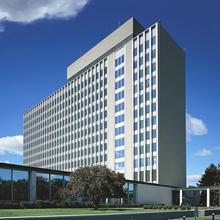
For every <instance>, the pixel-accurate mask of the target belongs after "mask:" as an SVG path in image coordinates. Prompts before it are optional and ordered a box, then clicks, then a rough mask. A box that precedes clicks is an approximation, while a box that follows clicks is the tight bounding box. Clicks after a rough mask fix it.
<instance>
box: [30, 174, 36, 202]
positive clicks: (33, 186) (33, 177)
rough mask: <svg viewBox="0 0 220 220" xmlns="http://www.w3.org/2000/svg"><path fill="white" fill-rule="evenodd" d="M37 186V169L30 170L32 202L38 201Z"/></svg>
mask: <svg viewBox="0 0 220 220" xmlns="http://www.w3.org/2000/svg"><path fill="white" fill-rule="evenodd" d="M36 186H37V179H36V171H30V172H29V200H30V201H32V202H35V201H36Z"/></svg>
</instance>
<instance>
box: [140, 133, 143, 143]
mask: <svg viewBox="0 0 220 220" xmlns="http://www.w3.org/2000/svg"><path fill="white" fill-rule="evenodd" d="M143 140H144V133H140V134H139V141H143Z"/></svg>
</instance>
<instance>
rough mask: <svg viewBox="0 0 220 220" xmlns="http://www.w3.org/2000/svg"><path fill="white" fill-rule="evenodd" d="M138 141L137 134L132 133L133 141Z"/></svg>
mask: <svg viewBox="0 0 220 220" xmlns="http://www.w3.org/2000/svg"><path fill="white" fill-rule="evenodd" d="M137 142H138V136H137V134H135V135H134V143H137Z"/></svg>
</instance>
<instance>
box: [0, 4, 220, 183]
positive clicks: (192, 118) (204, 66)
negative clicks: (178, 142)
mask: <svg viewBox="0 0 220 220" xmlns="http://www.w3.org/2000/svg"><path fill="white" fill-rule="evenodd" d="M7 2H8V0H1V1H0V76H1V77H0V161H9V162H12V163H22V156H21V151H22V126H23V124H22V120H23V119H22V115H23V113H24V111H26V110H27V109H29V108H30V107H31V106H33V105H34V104H36V103H38V102H39V101H40V100H42V99H43V98H45V97H46V96H48V95H49V94H51V93H52V92H53V91H55V90H56V89H58V88H59V87H61V86H62V85H63V84H65V83H66V67H67V65H68V64H70V63H71V62H72V61H73V60H75V59H77V58H78V57H79V56H81V55H82V54H83V53H84V52H85V51H87V50H88V49H89V48H91V47H92V46H93V45H95V44H96V43H98V42H99V41H100V40H102V39H103V38H104V37H105V36H107V35H108V34H109V33H110V32H112V31H113V30H114V29H115V28H117V27H118V26H119V24H122V23H123V22H125V21H126V20H127V19H128V18H130V17H131V16H134V17H135V18H136V19H137V20H139V22H140V23H142V24H143V25H144V26H145V27H147V26H149V25H151V24H152V23H154V22H156V21H158V20H160V21H161V23H162V25H163V26H164V27H165V28H166V29H167V31H168V32H169V33H170V34H171V35H172V36H173V37H174V38H175V40H176V41H177V42H178V43H179V45H180V46H181V47H183V48H185V51H186V99H187V107H186V110H187V112H188V114H187V133H188V141H187V175H188V178H189V183H190V184H193V183H195V181H196V180H197V179H198V177H199V175H201V173H202V172H203V171H204V169H205V168H206V167H207V166H208V165H209V164H210V163H215V164H217V163H220V159H219V158H220V138H219V131H220V116H219V112H220V101H219V94H220V86H219V85H220V54H219V51H220V43H219V39H220V29H219V27H220V14H219V8H220V2H219V1H218V0H211V1H206V0H194V1H191V0H185V1H176V0H166V1H164V0H154V1H148V0H111V1H101V0H90V1H87V0H77V1H75V0H44V1H34V0H20V1H19V4H17V3H16V1H14V0H11V4H7ZM28 2H29V3H30V2H31V4H28ZM19 12H20V13H19Z"/></svg>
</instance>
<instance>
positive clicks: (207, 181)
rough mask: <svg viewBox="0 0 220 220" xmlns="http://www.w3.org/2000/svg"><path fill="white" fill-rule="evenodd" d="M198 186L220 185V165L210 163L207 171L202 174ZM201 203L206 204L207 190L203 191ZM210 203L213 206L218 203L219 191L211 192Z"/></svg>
mask: <svg viewBox="0 0 220 220" xmlns="http://www.w3.org/2000/svg"><path fill="white" fill-rule="evenodd" d="M197 185H198V186H217V185H220V165H217V166H215V165H214V164H210V165H209V166H208V167H207V168H206V170H205V173H204V174H203V175H202V177H201V179H200V181H199V183H198V184H197ZM200 204H201V205H202V206H205V205H206V192H204V191H203V192H202V193H201V198H200ZM210 204H211V205H212V206H214V205H216V204H218V191H216V190H211V192H210Z"/></svg>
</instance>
